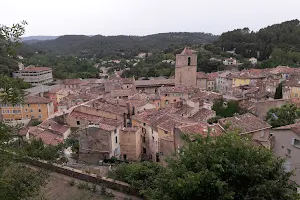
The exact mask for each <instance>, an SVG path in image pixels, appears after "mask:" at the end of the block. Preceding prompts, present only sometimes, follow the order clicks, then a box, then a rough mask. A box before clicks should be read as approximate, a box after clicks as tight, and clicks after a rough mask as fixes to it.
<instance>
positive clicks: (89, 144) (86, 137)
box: [77, 125, 120, 164]
mask: <svg viewBox="0 0 300 200" xmlns="http://www.w3.org/2000/svg"><path fill="white" fill-rule="evenodd" d="M119 131H120V127H118V128H116V127H113V126H103V125H102V126H98V125H89V126H87V127H85V128H82V129H79V130H78V131H77V133H78V134H79V153H78V154H79V160H80V161H84V162H86V163H90V164H99V161H102V160H103V159H106V158H111V157H117V158H119V156H120V143H119V142H120V141H119Z"/></svg>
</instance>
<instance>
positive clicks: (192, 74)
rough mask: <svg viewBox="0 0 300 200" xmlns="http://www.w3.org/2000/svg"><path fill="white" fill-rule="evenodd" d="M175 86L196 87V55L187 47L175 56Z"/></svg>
mask: <svg viewBox="0 0 300 200" xmlns="http://www.w3.org/2000/svg"><path fill="white" fill-rule="evenodd" d="M177 85H184V86H196V85H197V54H195V52H194V51H192V50H190V49H189V48H188V47H185V48H184V50H183V51H182V52H181V53H180V54H177V55H176V65H175V86H177Z"/></svg>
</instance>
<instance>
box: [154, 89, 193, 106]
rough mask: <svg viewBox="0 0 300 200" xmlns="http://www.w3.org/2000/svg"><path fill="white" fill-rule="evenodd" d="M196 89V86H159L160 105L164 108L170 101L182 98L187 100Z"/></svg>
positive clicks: (173, 101)
mask: <svg viewBox="0 0 300 200" xmlns="http://www.w3.org/2000/svg"><path fill="white" fill-rule="evenodd" d="M196 90H197V89H196V88H192V87H189V86H183V85H178V86H175V87H164V86H163V87H160V88H159V90H158V94H159V97H160V101H161V102H160V107H161V108H165V107H167V106H168V105H170V104H171V103H175V102H178V101H180V100H183V99H185V100H187V99H189V98H190V97H191V96H192V95H193V94H194V93H195V92H196Z"/></svg>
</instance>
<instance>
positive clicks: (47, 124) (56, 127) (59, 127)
mask: <svg viewBox="0 0 300 200" xmlns="http://www.w3.org/2000/svg"><path fill="white" fill-rule="evenodd" d="M38 126H39V127H41V128H44V129H49V130H53V131H55V132H57V133H58V134H60V135H63V134H64V133H65V132H66V131H68V130H69V128H70V127H68V126H67V125H64V124H59V123H57V122H55V121H53V120H51V119H48V120H45V121H43V123H41V124H39V125H38Z"/></svg>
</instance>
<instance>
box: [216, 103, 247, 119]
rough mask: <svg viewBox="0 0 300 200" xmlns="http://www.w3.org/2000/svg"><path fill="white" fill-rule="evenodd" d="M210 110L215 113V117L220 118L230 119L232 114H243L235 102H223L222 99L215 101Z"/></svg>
mask: <svg viewBox="0 0 300 200" xmlns="http://www.w3.org/2000/svg"><path fill="white" fill-rule="evenodd" d="M212 110H214V111H216V115H217V116H221V117H232V116H233V115H234V114H243V112H244V110H243V109H242V108H241V107H240V106H239V103H238V102H237V101H233V100H231V101H228V102H225V101H224V100H223V99H219V100H216V101H215V102H214V105H213V107H212Z"/></svg>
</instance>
